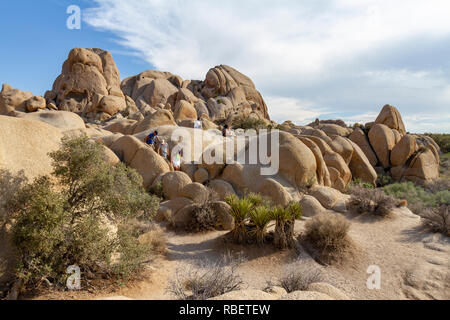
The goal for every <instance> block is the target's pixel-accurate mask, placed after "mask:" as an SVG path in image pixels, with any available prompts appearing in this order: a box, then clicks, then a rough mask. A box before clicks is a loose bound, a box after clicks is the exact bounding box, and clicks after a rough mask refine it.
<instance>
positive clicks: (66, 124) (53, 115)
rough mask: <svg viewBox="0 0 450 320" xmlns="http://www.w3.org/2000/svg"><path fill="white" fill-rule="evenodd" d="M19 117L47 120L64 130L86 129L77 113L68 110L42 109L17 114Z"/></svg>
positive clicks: (48, 122)
mask: <svg viewBox="0 0 450 320" xmlns="http://www.w3.org/2000/svg"><path fill="white" fill-rule="evenodd" d="M17 117H18V118H23V119H28V120H36V121H41V122H45V123H47V124H49V125H51V126H53V127H56V128H58V129H60V130H61V131H62V132H67V131H76V130H81V131H82V130H84V129H86V125H85V123H84V121H83V119H81V118H80V117H79V116H78V115H77V114H75V113H73V112H67V111H41V112H33V113H24V114H20V115H18V116H17Z"/></svg>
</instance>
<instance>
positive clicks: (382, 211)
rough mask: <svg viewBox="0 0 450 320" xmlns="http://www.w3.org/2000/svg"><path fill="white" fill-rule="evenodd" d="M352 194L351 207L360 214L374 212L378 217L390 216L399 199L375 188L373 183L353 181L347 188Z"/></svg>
mask: <svg viewBox="0 0 450 320" xmlns="http://www.w3.org/2000/svg"><path fill="white" fill-rule="evenodd" d="M347 193H348V194H350V195H351V198H350V202H349V206H350V209H351V210H352V211H353V212H355V213H358V214H364V213H368V214H372V215H375V216H378V217H388V216H390V215H391V213H392V209H393V208H395V207H396V206H397V204H399V202H400V201H399V200H397V199H395V198H394V197H392V196H389V195H387V194H386V193H385V192H383V190H382V189H374V188H373V186H372V185H369V184H364V183H353V184H351V185H349V187H348V188H347Z"/></svg>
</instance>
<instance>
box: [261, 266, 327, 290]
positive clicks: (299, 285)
mask: <svg viewBox="0 0 450 320" xmlns="http://www.w3.org/2000/svg"><path fill="white" fill-rule="evenodd" d="M323 281H324V276H323V273H322V270H320V268H318V267H317V266H314V265H311V264H306V263H297V264H291V265H289V266H288V267H286V269H285V271H284V272H283V275H282V276H281V277H280V278H279V279H277V281H276V282H275V283H272V282H269V283H268V287H271V286H280V287H282V288H283V289H285V290H286V292H287V293H291V292H295V291H305V290H306V289H307V288H308V286H309V285H310V284H312V283H317V282H323Z"/></svg>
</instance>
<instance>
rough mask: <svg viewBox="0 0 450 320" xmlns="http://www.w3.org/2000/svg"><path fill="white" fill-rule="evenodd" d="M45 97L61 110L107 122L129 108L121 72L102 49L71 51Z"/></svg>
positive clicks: (49, 102) (77, 49) (76, 49)
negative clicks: (122, 87)
mask: <svg viewBox="0 0 450 320" xmlns="http://www.w3.org/2000/svg"><path fill="white" fill-rule="evenodd" d="M45 98H46V99H47V103H48V104H54V105H55V106H56V107H57V108H58V109H59V110H64V111H71V112H75V113H78V114H80V115H83V116H85V117H86V118H91V119H97V120H103V121H104V120H107V119H109V118H110V117H111V116H113V115H115V114H117V113H118V112H119V111H122V110H124V109H125V108H126V107H127V104H126V100H125V96H124V94H123V92H122V90H121V89H120V73H119V70H118V69H117V66H116V64H115V62H114V60H113V58H112V56H111V54H110V53H109V52H107V51H104V50H101V49H81V48H75V49H73V50H71V51H70V53H69V57H68V58H67V60H66V61H65V62H64V64H63V67H62V72H61V75H59V76H58V78H57V79H56V80H55V82H54V84H53V88H52V90H51V91H47V93H46V94H45Z"/></svg>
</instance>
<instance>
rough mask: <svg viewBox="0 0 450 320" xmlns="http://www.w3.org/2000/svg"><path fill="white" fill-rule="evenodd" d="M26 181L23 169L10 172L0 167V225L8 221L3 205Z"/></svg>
mask: <svg viewBox="0 0 450 320" xmlns="http://www.w3.org/2000/svg"><path fill="white" fill-rule="evenodd" d="M27 181H28V180H27V178H26V177H25V174H24V172H23V171H21V172H19V173H17V174H12V173H11V172H10V171H8V170H4V169H0V225H2V224H4V223H6V222H7V221H8V216H7V215H6V213H7V212H6V211H5V210H4V207H5V205H6V204H7V202H8V201H9V200H10V199H11V198H12V197H13V196H14V195H15V194H16V193H17V191H18V190H20V189H21V188H22V187H23V185H24V184H25V183H27Z"/></svg>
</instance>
